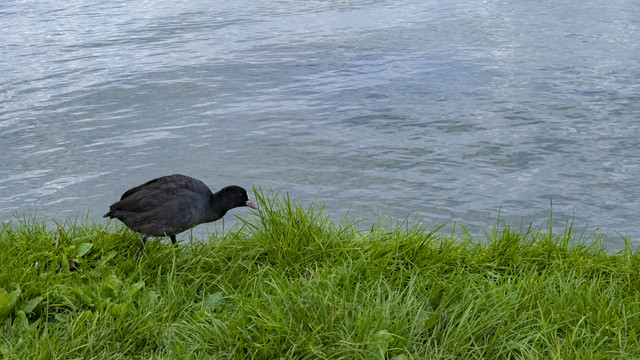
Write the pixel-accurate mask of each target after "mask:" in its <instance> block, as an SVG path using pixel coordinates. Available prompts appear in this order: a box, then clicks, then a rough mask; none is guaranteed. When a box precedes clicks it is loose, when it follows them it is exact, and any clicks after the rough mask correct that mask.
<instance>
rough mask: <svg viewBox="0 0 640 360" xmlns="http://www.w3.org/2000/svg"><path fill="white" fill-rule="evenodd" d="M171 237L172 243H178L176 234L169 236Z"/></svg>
mask: <svg viewBox="0 0 640 360" xmlns="http://www.w3.org/2000/svg"><path fill="white" fill-rule="evenodd" d="M169 237H170V238H171V243H172V244H173V245H175V244H176V236H175V235H171V236H169Z"/></svg>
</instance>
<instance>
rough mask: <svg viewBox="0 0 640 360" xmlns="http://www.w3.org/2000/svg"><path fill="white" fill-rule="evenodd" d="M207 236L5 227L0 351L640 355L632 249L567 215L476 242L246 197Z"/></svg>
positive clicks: (639, 294)
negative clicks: (564, 221) (557, 227)
mask: <svg viewBox="0 0 640 360" xmlns="http://www.w3.org/2000/svg"><path fill="white" fill-rule="evenodd" d="M256 196H257V200H258V202H259V206H260V212H259V216H258V215H247V217H246V219H245V220H241V221H240V222H239V223H238V224H236V226H235V227H234V228H233V229H231V230H230V231H228V232H227V233H225V234H222V235H220V236H218V237H215V238H214V239H211V240H209V241H196V240H192V241H188V242H186V243H182V244H179V245H178V246H175V247H174V246H172V245H171V244H170V242H169V241H167V239H155V240H151V241H149V242H148V244H147V247H146V248H145V252H144V254H143V255H142V256H141V259H140V261H138V262H136V261H133V257H134V254H135V252H136V250H137V247H138V244H139V236H138V235H137V234H135V233H133V232H131V231H129V230H127V229H126V228H123V227H122V226H120V225H119V224H116V223H115V222H112V223H107V224H103V223H90V221H88V220H87V219H85V220H83V221H79V222H75V223H64V224H57V226H49V227H48V226H45V225H44V224H43V223H41V222H38V221H36V220H33V219H23V220H15V221H14V222H11V223H4V224H3V229H2V230H0V231H1V232H0V266H1V267H0V358H6V359H106V358H109V359H121V358H126V359H131V358H133V359H136V358H139V359H151V358H153V359H157V358H166V359H197V358H201V359H212V358H215V359H227V358H230V359H252V358H255V359H279V358H282V359H324V358H326V359H396V360H399V359H403V360H406V359H611V358H617V359H621V358H628V359H632V358H639V357H640V341H638V339H639V336H640V276H639V273H638V270H639V268H638V265H639V264H640V255H638V252H637V250H634V249H631V246H630V245H629V242H628V241H627V242H626V246H625V247H624V248H623V249H622V250H620V251H619V252H617V253H613V254H612V253H609V252H607V250H606V246H605V245H606V244H605V240H604V239H602V238H600V237H598V236H597V235H588V236H585V234H574V229H573V228H572V227H571V226H567V227H566V228H565V229H563V230H562V231H561V232H559V233H553V229H551V228H549V229H544V230H533V229H530V228H526V227H522V226H520V227H518V228H517V229H513V228H509V227H498V226H495V227H494V228H492V229H489V230H487V231H486V236H485V238H482V239H473V238H472V237H471V236H470V235H469V234H468V233H466V232H464V230H463V231H462V232H461V234H459V235H458V234H448V233H443V232H442V231H441V229H439V228H433V229H430V228H426V227H425V226H422V225H420V224H416V225H411V224H407V223H406V222H405V223H401V224H398V225H396V226H394V227H391V228H388V227H381V226H374V227H373V228H372V229H370V230H368V231H362V230H359V228H358V226H357V224H355V223H353V222H349V221H346V220H344V221H342V222H340V223H334V222H332V221H330V220H329V218H328V217H327V216H326V215H325V214H324V213H323V212H322V211H321V210H318V208H317V207H315V206H311V207H310V208H308V209H307V208H303V207H301V206H300V205H299V204H298V203H297V202H296V201H295V200H293V199H291V198H289V197H288V196H285V197H277V196H275V195H268V196H265V195H264V194H263V193H261V192H258V193H257V194H256Z"/></svg>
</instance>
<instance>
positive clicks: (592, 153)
mask: <svg viewBox="0 0 640 360" xmlns="http://www.w3.org/2000/svg"><path fill="white" fill-rule="evenodd" d="M638 14H640V2H637V1H618V0H613V1H607V2H602V1H561V2H558V1H550V0H549V1H546V0H543V1H538V2H533V1H525V0H515V1H366V0H359V1H358V0H356V1H275V2H274V1H233V2H231V1H220V2H214V3H210V2H201V1H189V0H185V1H167V2H162V1H137V2H129V1H94V2H90V3H85V2H82V1H74V0H71V1H63V2H60V1H47V0H45V1H0V39H1V40H0V54H1V55H0V70H1V74H2V76H1V77H0V149H2V156H1V159H2V164H1V166H0V219H2V220H3V221H7V220H11V219H12V218H13V216H14V214H17V215H19V216H21V215H24V214H30V213H34V212H35V213H36V215H37V217H38V218H43V219H54V220H61V219H65V218H75V217H78V216H83V215H85V214H88V215H89V216H90V218H95V219H96V220H98V219H99V218H100V216H101V215H102V214H103V213H105V212H106V210H107V209H108V206H109V204H110V203H112V202H113V201H115V200H117V199H118V198H119V196H120V195H121V194H122V193H123V192H124V191H125V190H127V189H128V188H130V187H132V186H135V185H138V184H140V183H142V182H144V181H146V180H148V179H151V178H153V177H156V176H161V175H168V174H172V173H183V174H187V175H191V176H194V177H197V178H199V179H201V180H203V181H204V182H205V183H207V184H209V185H210V186H211V187H212V189H214V190H216V189H217V188H220V187H222V186H224V185H227V184H238V185H241V186H244V187H247V188H251V187H253V186H256V187H262V188H263V189H274V190H280V191H282V192H289V193H290V194H291V195H292V196H293V197H294V198H295V199H297V200H298V201H300V202H301V203H303V204H304V205H308V204H310V203H311V201H312V200H313V199H314V198H317V200H318V202H319V203H320V204H323V205H325V209H326V211H327V213H328V214H330V215H331V216H332V217H334V218H335V219H339V218H340V217H342V216H343V215H344V214H345V213H347V211H349V215H348V216H349V217H350V218H352V219H363V224H365V225H368V224H370V223H371V222H374V221H376V220H377V219H378V217H379V216H383V217H387V218H390V219H392V221H401V220H402V219H404V218H406V217H407V216H408V217H409V218H410V219H413V220H416V221H417V220H422V221H425V222H426V223H427V224H434V225H439V224H442V223H447V224H449V226H452V225H453V224H455V223H457V224H462V225H464V226H465V227H466V228H467V229H469V230H470V231H472V232H479V231H481V229H482V228H483V227H491V226H492V224H493V223H494V222H495V221H496V219H497V218H498V214H499V213H500V217H501V219H502V221H504V222H506V223H511V224H514V225H517V226H519V224H520V221H521V220H523V221H524V222H525V223H526V224H528V223H529V222H533V223H534V227H541V226H545V223H546V221H547V219H548V216H549V212H550V210H551V209H550V199H553V218H554V225H555V226H557V227H562V226H563V225H564V224H565V222H566V221H568V220H569V221H571V220H572V219H573V221H574V226H575V227H578V228H580V229H586V231H587V233H592V232H593V231H596V229H597V232H598V233H602V234H605V235H607V236H609V237H610V247H611V248H612V249H616V248H619V247H620V246H621V244H622V239H621V237H620V235H618V234H621V235H625V236H630V238H631V241H632V242H633V243H634V244H639V242H638V239H640V228H639V227H638V225H637V223H638V217H639V214H640V146H639V141H638V138H639V136H640V102H639V100H640V29H639V26H640V17H639V16H638ZM233 215H238V216H242V217H250V216H253V215H250V212H249V211H248V210H246V209H236V210H233V211H232V216H227V217H228V218H229V219H232V218H233ZM98 221H102V220H98ZM197 229H198V230H197V231H200V232H204V231H207V230H212V229H214V226H213V225H201V226H199V227H198V228H197ZM558 230H561V229H558Z"/></svg>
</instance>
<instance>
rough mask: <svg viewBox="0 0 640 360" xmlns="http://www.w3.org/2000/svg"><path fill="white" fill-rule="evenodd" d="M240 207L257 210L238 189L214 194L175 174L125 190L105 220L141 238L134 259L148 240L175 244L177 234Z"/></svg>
mask: <svg viewBox="0 0 640 360" xmlns="http://www.w3.org/2000/svg"><path fill="white" fill-rule="evenodd" d="M239 206H248V207H250V208H252V209H255V210H257V209H258V207H257V206H256V205H255V204H254V203H253V201H251V200H249V196H248V195H247V191H246V190H245V189H243V188H241V187H240V186H236V185H231V186H227V187H225V188H223V189H222V190H220V191H218V192H217V193H215V194H214V193H212V192H211V190H210V189H209V187H207V185H205V184H204V183H203V182H202V181H200V180H198V179H194V178H192V177H189V176H185V175H180V174H175V175H169V176H162V177H159V178H157V179H153V180H151V181H147V182H146V183H144V184H142V185H140V186H136V187H134V188H132V189H129V190H127V191H126V192H125V193H124V194H123V195H122V197H121V198H120V201H118V202H116V203H114V204H112V205H111V206H110V207H109V212H108V213H106V214H104V217H109V218H112V219H118V220H120V221H122V222H123V223H124V224H125V225H127V227H129V228H130V229H131V230H133V231H135V232H138V233H140V234H142V243H141V244H140V249H139V250H138V253H137V254H136V259H137V258H138V255H139V254H140V252H142V249H143V248H144V244H145V242H146V241H147V237H149V236H169V237H171V242H172V243H174V244H175V243H176V234H178V233H181V232H183V231H185V230H188V229H191V228H192V227H194V226H196V225H198V224H202V223H207V222H211V221H216V220H218V219H220V218H221V217H223V216H224V214H226V213H227V211H229V210H231V209H233V208H236V207H239Z"/></svg>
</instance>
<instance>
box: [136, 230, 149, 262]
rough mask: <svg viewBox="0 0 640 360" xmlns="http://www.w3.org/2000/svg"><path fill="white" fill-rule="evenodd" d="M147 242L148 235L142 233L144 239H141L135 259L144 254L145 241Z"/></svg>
mask: <svg viewBox="0 0 640 360" xmlns="http://www.w3.org/2000/svg"><path fill="white" fill-rule="evenodd" d="M145 242H147V235H142V239H140V247H139V248H138V252H137V253H136V257H134V258H133V261H136V260H138V256H140V254H142V250H144V243H145Z"/></svg>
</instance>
